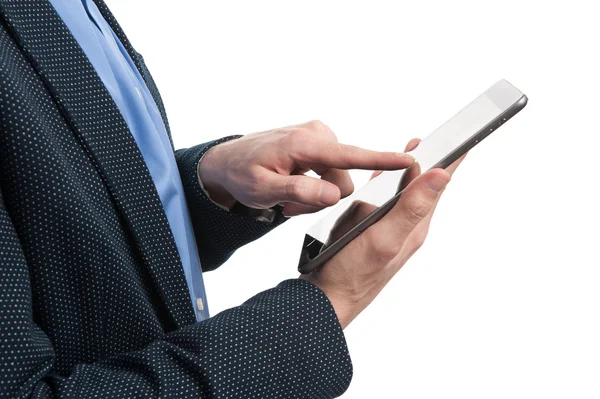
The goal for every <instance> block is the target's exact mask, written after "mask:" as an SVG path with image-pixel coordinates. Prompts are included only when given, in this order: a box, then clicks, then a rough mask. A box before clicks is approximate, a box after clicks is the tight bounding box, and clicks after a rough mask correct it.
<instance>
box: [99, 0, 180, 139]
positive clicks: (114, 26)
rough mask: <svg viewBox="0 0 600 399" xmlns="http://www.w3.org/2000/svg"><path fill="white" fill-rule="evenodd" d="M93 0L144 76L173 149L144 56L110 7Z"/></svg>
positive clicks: (169, 129) (160, 100)
mask: <svg viewBox="0 0 600 399" xmlns="http://www.w3.org/2000/svg"><path fill="white" fill-rule="evenodd" d="M93 1H94V3H96V6H97V7H98V9H99V10H100V13H102V16H103V17H104V19H105V20H106V22H108V24H109V25H110V27H111V28H112V30H113V32H115V34H116V35H117V37H118V38H119V40H120V41H121V43H122V44H123V47H125V50H127V53H128V54H129V56H130V57H131V59H132V60H133V62H134V64H135V66H136V67H137V69H138V71H139V72H140V75H142V77H143V78H144V81H145V82H146V86H148V90H149V91H150V94H151V95H152V98H153V99H154V102H155V103H156V105H157V106H158V110H159V112H160V115H161V117H162V120H163V123H164V124H165V129H166V130H167V134H168V135H169V140H170V142H171V147H172V148H173V149H175V147H174V146H173V139H172V138H171V128H170V126H169V120H168V119H167V113H166V111H165V107H164V104H163V101H162V98H161V96H160V93H159V92H158V89H157V88H156V84H155V83H154V80H153V79H152V76H151V75H150V72H149V71H148V68H146V64H145V62H144V58H143V57H142V55H141V54H140V53H138V52H137V51H135V49H134V48H133V46H132V45H131V43H130V42H129V39H128V38H127V36H125V32H123V29H121V25H119V23H118V22H117V20H116V19H115V17H114V15H113V14H112V12H111V11H110V9H109V8H108V7H107V6H106V3H104V0H93Z"/></svg>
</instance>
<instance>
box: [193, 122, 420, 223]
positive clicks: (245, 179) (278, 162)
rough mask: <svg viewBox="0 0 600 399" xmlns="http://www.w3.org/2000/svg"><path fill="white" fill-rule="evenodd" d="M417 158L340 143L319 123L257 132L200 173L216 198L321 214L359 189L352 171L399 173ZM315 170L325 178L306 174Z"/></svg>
mask: <svg viewBox="0 0 600 399" xmlns="http://www.w3.org/2000/svg"><path fill="white" fill-rule="evenodd" d="M413 162H414V158H412V157H411V156H409V155H406V154H402V153H395V152H376V151H369V150H365V149H362V148H358V147H353V146H349V145H345V144H340V143H338V142H337V138H336V136H335V134H334V133H333V132H332V131H331V129H329V128H328V127H327V126H326V125H324V124H323V123H322V122H319V121H312V122H308V123H304V124H301V125H296V126H289V127H284V128H280V129H275V130H270V131H266V132H261V133H254V134H249V135H247V136H244V137H242V138H239V139H237V140H232V141H228V142H226V143H223V144H220V145H217V146H215V147H213V148H211V149H210V150H208V151H207V152H206V154H205V155H204V157H203V159H202V161H201V162H200V165H199V166H198V173H199V175H200V179H201V180H202V182H203V184H204V186H205V188H206V189H207V191H208V192H209V194H210V196H211V198H212V199H213V200H214V201H215V202H218V203H220V204H222V205H225V206H228V207H231V206H232V205H233V204H235V201H239V202H241V203H242V204H244V205H246V206H248V207H251V208H257V209H265V208H270V207H272V206H275V205H277V204H281V205H283V206H284V214H285V215H286V216H295V215H300V214H303V213H311V212H316V211H319V210H321V209H323V208H325V207H328V206H331V205H335V204H336V203H337V202H338V201H339V200H340V199H341V198H344V197H346V196H348V195H350V194H352V192H353V191H354V185H353V183H352V180H351V179H350V175H349V174H348V172H347V171H346V169H368V170H377V169H381V170H397V169H403V168H406V167H408V166H410V165H411V164H412V163H413ZM309 170H313V171H314V172H316V173H317V174H318V175H320V176H321V179H316V178H313V177H309V176H305V175H304V174H305V173H306V172H308V171H309Z"/></svg>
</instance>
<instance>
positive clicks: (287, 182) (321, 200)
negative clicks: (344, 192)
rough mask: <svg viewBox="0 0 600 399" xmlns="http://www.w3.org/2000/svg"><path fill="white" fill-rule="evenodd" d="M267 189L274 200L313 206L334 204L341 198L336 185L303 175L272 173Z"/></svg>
mask: <svg viewBox="0 0 600 399" xmlns="http://www.w3.org/2000/svg"><path fill="white" fill-rule="evenodd" d="M266 187H267V191H269V195H268V197H269V198H272V199H273V200H274V202H276V203H280V202H293V203H296V204H301V205H308V206H314V207H326V206H331V205H335V204H337V203H338V202H339V200H340V198H341V192H340V189H339V188H338V186H336V185H335V184H333V183H330V182H328V181H326V180H321V179H316V178H314V177H309V176H304V175H291V176H284V175H280V174H277V173H273V174H272V175H271V177H270V178H269V179H268V181H267V184H266Z"/></svg>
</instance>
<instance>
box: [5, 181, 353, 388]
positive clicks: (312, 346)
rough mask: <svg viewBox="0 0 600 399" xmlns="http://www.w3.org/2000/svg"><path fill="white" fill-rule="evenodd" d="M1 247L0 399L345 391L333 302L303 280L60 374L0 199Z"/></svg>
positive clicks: (345, 360)
mask: <svg viewBox="0 0 600 399" xmlns="http://www.w3.org/2000/svg"><path fill="white" fill-rule="evenodd" d="M0 242H1V243H2V247H1V248H0V320H1V322H0V398H14V397H25V398H77V399H86V398H114V399H119V398H188V397H189V398H225V397H227V398H238V397H244V398H248V397H250V398H258V397H272V398H289V397H309V398H315V397H323V398H329V397H334V396H337V395H341V394H342V393H343V392H344V391H345V390H346V388H347V387H348V384H349V383H350V379H351V377H352V366H351V363H350V358H349V355H348V352H347V348H346V343H345V340H344V336H343V333H342V330H341V328H340V325H339V323H338V320H337V318H336V314H335V312H334V310H333V308H332V306H331V303H330V302H329V300H328V299H327V297H326V296H325V295H324V294H323V293H322V292H321V291H320V290H319V289H318V288H317V287H316V286H314V285H313V284H311V283H309V282H306V281H301V280H289V281H284V282H283V283H281V284H280V285H279V286H277V287H276V288H274V289H271V290H268V291H265V292H263V293H260V294H258V295H256V296H255V297H253V298H251V299H250V300H248V301H247V302H245V303H244V304H242V305H241V306H239V307H236V308H233V309H229V310H227V311H224V312H222V313H220V314H218V315H216V316H215V317H213V318H211V319H208V320H206V321H204V322H202V323H197V324H192V325H190V326H187V327H185V328H182V329H180V330H178V331H175V332H172V333H170V334H167V335H165V336H163V337H161V338H160V339H158V340H156V341H154V342H151V343H149V344H148V345H147V346H146V347H145V348H143V349H141V350H138V351H134V352H129V353H123V354H120V355H118V356H114V357H110V358H107V359H104V360H102V361H100V362H97V363H93V364H79V365H77V366H75V367H74V368H73V369H72V370H71V374H70V375H58V374H56V373H55V372H54V370H53V363H54V359H55V356H56V355H55V352H54V349H53V346H52V342H51V341H50V339H49V338H48V336H47V335H46V334H45V333H44V331H42V330H41V329H40V328H39V326H37V325H36V323H35V322H34V320H33V311H32V306H33V304H32V300H31V287H30V283H29V270H28V267H27V263H26V259H25V254H24V252H23V250H22V248H21V245H20V242H19V237H18V236H17V233H16V231H15V229H14V226H13V223H12V220H11V218H10V216H9V214H8V212H7V209H6V207H5V205H4V201H3V199H2V193H1V191H0Z"/></svg>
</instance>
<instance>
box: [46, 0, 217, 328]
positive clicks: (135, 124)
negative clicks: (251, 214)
mask: <svg viewBox="0 0 600 399" xmlns="http://www.w3.org/2000/svg"><path fill="white" fill-rule="evenodd" d="M50 2H51V3H52V5H53V6H54V8H55V10H56V11H57V12H58V14H59V15H60V17H61V18H62V20H63V21H64V23H65V24H66V25H67V27H68V28H69V30H70V31H71V33H72V34H73V36H74V37H75V40H77V42H78V43H79V45H80V46H81V48H82V49H83V51H84V52H85V54H86V55H87V57H88V59H89V60H90V62H91V63H92V65H93V66H94V68H95V69H96V72H97V73H98V75H99V76H100V79H101V80H102V82H103V83H104V85H105V86H106V88H107V89H108V91H109V93H110V94H111V96H112V98H113V100H114V101H115V103H116V104H117V107H118V108H119V110H120V111H121V114H122V115H123V118H124V119H125V122H127V125H128V126H129V130H130V131H131V133H132V134H133V137H134V139H135V141H136V143H137V145H138V147H139V149H140V152H141V154H142V156H143V158H144V161H145V162H146V165H147V166H148V170H149V171H150V175H151V176H152V180H153V181H154V185H155V186H156V189H157V191H158V195H159V197H160V200H161V202H162V204H163V206H164V208H165V213H166V215H167V220H168V221H169V225H170V226H171V231H172V232H173V237H174V238H175V244H176V245H177V250H178V251H179V255H180V257H181V262H182V264H183V269H184V272H185V278H186V280H187V284H188V287H189V290H190V299H191V300H192V305H193V306H194V309H195V311H196V318H197V320H198V321H200V320H204V319H207V318H208V317H209V313H208V306H207V303H206V292H205V289H204V281H203V279H202V267H201V265H200V257H199V256H198V248H197V247H196V241H195V239H194V230H193V228H192V221H191V218H190V214H189V210H188V208H187V203H186V200H185V194H184V191H183V185H182V183H181V177H180V176H179V171H178V169H177V163H176V161H175V154H174V153H173V150H172V148H171V144H170V142H169V136H168V134H167V131H166V128H165V125H164V123H163V120H162V118H161V115H160V112H159V110H158V107H157V105H156V103H155V101H154V99H153V98H152V95H151V94H150V91H149V90H148V87H147V86H146V83H145V82H144V79H143V78H142V76H141V75H140V73H139V71H138V69H137V68H136V66H135V64H134V63H133V60H132V59H131V57H130V56H129V54H128V53H127V50H125V48H124V47H123V45H122V43H121V41H120V40H119V39H118V37H117V36H116V34H115V33H114V32H113V30H112V29H111V28H110V26H109V24H108V23H107V22H106V20H105V19H104V18H103V17H102V14H101V13H100V11H99V10H98V8H97V7H96V5H95V4H94V2H93V1H92V0H50Z"/></svg>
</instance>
